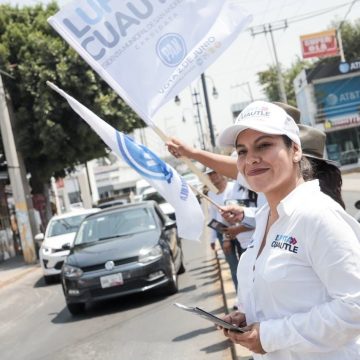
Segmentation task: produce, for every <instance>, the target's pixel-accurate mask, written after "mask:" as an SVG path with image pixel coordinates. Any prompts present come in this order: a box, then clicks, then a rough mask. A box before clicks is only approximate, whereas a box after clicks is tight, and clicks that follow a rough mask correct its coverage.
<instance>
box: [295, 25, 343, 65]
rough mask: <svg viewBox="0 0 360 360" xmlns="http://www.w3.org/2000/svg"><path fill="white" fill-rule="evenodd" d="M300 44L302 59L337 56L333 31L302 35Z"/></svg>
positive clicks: (337, 49)
mask: <svg viewBox="0 0 360 360" xmlns="http://www.w3.org/2000/svg"><path fill="white" fill-rule="evenodd" d="M300 42H301V50H302V55H303V58H304V59H308V58H313V57H329V56H337V55H339V48H338V44H337V39H336V30H335V29H331V30H327V31H322V32H318V33H313V34H308V35H302V36H300Z"/></svg>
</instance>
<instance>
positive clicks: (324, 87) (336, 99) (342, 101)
mask: <svg viewBox="0 0 360 360" xmlns="http://www.w3.org/2000/svg"><path fill="white" fill-rule="evenodd" d="M314 89H315V98H316V103H317V108H318V111H319V113H321V115H323V116H325V118H333V117H338V116H342V115H348V114H351V113H357V112H358V111H359V106H360V76H354V77H352V78H347V79H341V80H336V81H329V82H326V83H322V84H314Z"/></svg>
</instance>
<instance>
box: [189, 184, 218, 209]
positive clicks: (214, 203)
mask: <svg viewBox="0 0 360 360" xmlns="http://www.w3.org/2000/svg"><path fill="white" fill-rule="evenodd" d="M188 185H189V186H190V188H191V189H192V190H194V191H195V192H197V193H198V194H199V195H200V196H201V197H202V198H204V199H205V200H207V201H208V202H209V203H211V204H212V205H214V206H215V207H216V208H217V209H218V210H220V211H223V209H222V208H221V206H220V205H219V204H217V203H216V202H215V201H214V200H212V199H210V198H209V197H208V196H206V195H205V194H203V193H202V192H201V191H199V190H198V189H196V188H195V187H194V186H192V185H190V184H188Z"/></svg>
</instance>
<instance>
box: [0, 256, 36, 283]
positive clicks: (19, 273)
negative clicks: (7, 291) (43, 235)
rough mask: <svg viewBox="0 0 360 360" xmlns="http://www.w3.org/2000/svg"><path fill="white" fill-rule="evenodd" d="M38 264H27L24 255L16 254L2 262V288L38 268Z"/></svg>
mask: <svg viewBox="0 0 360 360" xmlns="http://www.w3.org/2000/svg"><path fill="white" fill-rule="evenodd" d="M39 267H40V265H39V263H37V264H31V265H29V264H26V263H25V261H24V258H23V256H22V255H18V256H15V257H13V258H10V259H8V260H5V261H3V262H1V263H0V289H2V288H4V287H5V286H7V285H10V284H12V283H14V282H16V281H17V280H19V279H21V278H22V277H24V276H25V275H27V274H29V273H30V272H33V271H35V270H37V269H38V268H39Z"/></svg>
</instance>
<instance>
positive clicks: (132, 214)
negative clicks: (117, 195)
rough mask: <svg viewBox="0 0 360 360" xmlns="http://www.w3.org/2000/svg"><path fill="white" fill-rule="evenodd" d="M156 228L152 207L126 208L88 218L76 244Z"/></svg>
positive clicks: (77, 237) (80, 230)
mask: <svg viewBox="0 0 360 360" xmlns="http://www.w3.org/2000/svg"><path fill="white" fill-rule="evenodd" d="M154 229H156V222H155V219H154V217H153V214H152V212H151V210H150V209H148V208H136V209H126V208H125V209H122V210H119V211H116V212H109V213H104V214H98V215H97V216H93V217H90V218H88V219H86V220H85V221H84V222H83V223H82V224H81V226H80V229H79V231H78V233H77V234H76V238H75V242H74V244H75V245H81V244H86V243H91V242H94V241H99V240H106V239H111V238H116V237H122V236H126V235H130V234H136V233H140V232H144V231H149V230H154Z"/></svg>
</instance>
